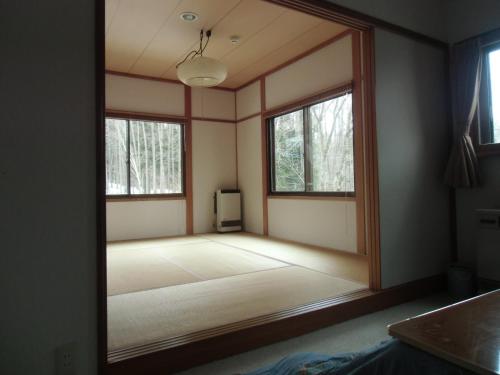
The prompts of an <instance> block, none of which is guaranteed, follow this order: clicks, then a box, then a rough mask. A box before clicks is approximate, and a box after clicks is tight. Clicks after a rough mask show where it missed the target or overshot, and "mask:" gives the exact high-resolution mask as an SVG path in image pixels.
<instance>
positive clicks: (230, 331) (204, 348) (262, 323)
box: [107, 275, 446, 375]
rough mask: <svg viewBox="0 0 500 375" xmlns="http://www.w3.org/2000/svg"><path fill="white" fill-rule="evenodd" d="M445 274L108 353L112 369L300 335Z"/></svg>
mask: <svg viewBox="0 0 500 375" xmlns="http://www.w3.org/2000/svg"><path fill="white" fill-rule="evenodd" d="M445 280H446V279H445V277H444V275H438V276H434V277H429V278H426V279H422V280H417V281H414V282H410V283H407V284H403V285H400V286H396V287H393V288H390V289H386V290H383V291H380V292H371V291H369V290H361V291H358V292H354V293H350V294H345V295H342V296H338V297H333V298H328V299H324V300H321V301H318V302H314V303H310V304H307V305H303V306H299V307H295V308H290V309H287V310H284V311H281V312H277V313H272V314H267V315H264V316H260V317H257V318H253V319H248V320H245V321H241V322H237V323H233V324H228V325H225V326H221V327H217V328H213V329H208V330H205V331H201V332H196V333H193V334H188V335H184V336H178V337H174V338H170V339H166V340H162V341H158V342H155V343H151V344H147V345H141V346H137V347H134V348H128V349H123V350H115V351H112V352H110V353H109V355H108V362H109V364H108V367H107V370H108V372H107V374H109V375H115V374H120V375H129V374H130V375H131V374H144V375H156V374H165V373H171V372H174V371H179V370H183V369H187V368H190V367H193V366H197V365H201V364H203V363H207V362H210V361H213V360H216V359H221V358H224V357H226V356H229V355H234V354H237V353H241V352H244V351H247V350H250V349H254V348H258V347H261V346H263V345H267V344H271V343H274V342H277V341H281V340H284V339H288V338H291V337H295V336H299V335H302V334H305V333H308V332H311V331H314V330H316V329H319V328H323V327H326V326H329V325H332V324H335V323H340V322H342V321H346V320H350V319H353V318H356V317H358V316H361V315H364V314H368V313H373V312H375V311H379V310H383V309H385V308H388V307H391V306H394V305H397V304H401V303H403V302H407V301H410V300H413V299H415V298H419V297H423V296H425V295H428V294H431V293H434V292H437V291H440V290H443V289H444V287H445Z"/></svg>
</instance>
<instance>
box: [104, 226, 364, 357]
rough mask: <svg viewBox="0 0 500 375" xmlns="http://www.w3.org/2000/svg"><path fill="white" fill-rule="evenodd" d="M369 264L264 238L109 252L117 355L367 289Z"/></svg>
mask: <svg viewBox="0 0 500 375" xmlns="http://www.w3.org/2000/svg"><path fill="white" fill-rule="evenodd" d="M367 273H368V269H367V264H366V260H365V259H364V258H363V257H360V256H356V255H351V254H345V253H342V252H335V251H325V250H323V249H317V248H312V247H307V246H301V245H296V244H290V243H286V242H283V241H278V240H271V239H268V238H263V237H260V236H255V235H250V234H245V233H238V234H208V235H201V236H186V237H178V238H166V239H154V240H140V241H124V242H117V243H110V244H108V347H109V349H110V350H116V349H122V348H126V347H133V346H137V345H142V344H148V343H151V342H155V341H158V340H161V339H165V338H170V337H175V336H180V335H185V334H189V333H193V332H198V331H200V330H205V329H209V328H214V327H218V326H221V325H226V324H231V323H234V322H237V321H241V320H244V319H251V318H254V317H257V316H262V315H265V314H269V313H273V312H277V311H281V310H283V309H286V308H290V307H295V306H300V305H304V304H307V303H310V302H314V301H318V300H321V299H325V298H330V297H334V296H337V295H341V294H345V293H349V292H353V291H356V290H359V289H364V288H366V284H367Z"/></svg>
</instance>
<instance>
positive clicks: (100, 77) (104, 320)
mask: <svg viewBox="0 0 500 375" xmlns="http://www.w3.org/2000/svg"><path fill="white" fill-rule="evenodd" d="M94 9H95V11H94V12H95V24H94V30H95V34H94V44H95V49H94V50H95V59H94V69H95V72H94V79H95V119H94V120H95V124H94V127H95V134H96V135H95V142H96V149H95V157H96V165H95V167H96V176H95V177H96V185H95V194H96V248H95V251H96V274H97V280H96V281H97V293H96V296H97V301H96V302H97V316H96V318H97V348H96V349H97V374H98V375H104V374H105V373H106V367H107V354H108V296H107V294H108V292H107V256H106V239H107V238H106V237H107V236H106V157H105V150H106V141H105V140H106V133H105V126H104V124H105V108H106V87H105V82H106V76H105V74H104V71H105V48H106V44H105V3H104V1H101V0H95V1H94ZM89 266H90V265H89ZM91 284H92V283H90V285H91Z"/></svg>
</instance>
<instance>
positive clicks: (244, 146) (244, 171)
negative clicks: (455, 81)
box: [237, 92, 263, 234]
mask: <svg viewBox="0 0 500 375" xmlns="http://www.w3.org/2000/svg"><path fill="white" fill-rule="evenodd" d="M258 95H259V94H258V92H257V96H258ZM238 108H239V107H238ZM237 133H238V134H237V135H238V158H237V159H238V187H239V189H240V190H241V199H242V216H243V229H244V230H245V231H247V232H252V233H258V234H262V233H263V203H262V202H263V199H262V153H261V152H260V149H261V118H260V116H256V117H252V118H250V119H248V120H246V121H242V122H238V124H237Z"/></svg>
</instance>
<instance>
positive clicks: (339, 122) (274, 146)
mask: <svg viewBox="0 0 500 375" xmlns="http://www.w3.org/2000/svg"><path fill="white" fill-rule="evenodd" d="M269 126H270V136H271V142H270V146H271V150H270V151H271V158H270V160H271V171H272V177H271V191H272V192H275V193H293V192H299V193H311V194H314V193H318V194H322V193H335V194H337V193H349V194H353V193H354V143H353V139H354V138H353V115H352V95H351V93H350V92H349V93H346V94H344V95H340V96H337V97H335V98H333V99H329V100H326V101H324V102H321V103H317V104H313V105H310V106H305V107H303V108H301V109H300V110H297V111H294V112H290V113H287V114H284V115H280V116H276V117H274V118H272V119H270V120H269Z"/></svg>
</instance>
